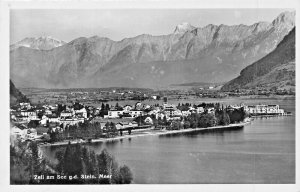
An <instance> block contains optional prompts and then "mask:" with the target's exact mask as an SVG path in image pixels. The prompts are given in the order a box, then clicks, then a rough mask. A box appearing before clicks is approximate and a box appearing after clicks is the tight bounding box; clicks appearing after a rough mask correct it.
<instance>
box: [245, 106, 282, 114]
mask: <svg viewBox="0 0 300 192" xmlns="http://www.w3.org/2000/svg"><path fill="white" fill-rule="evenodd" d="M245 110H246V111H247V112H248V113H249V114H252V115H263V114H278V115H283V114H284V110H283V109H280V108H279V105H249V106H246V107H245Z"/></svg>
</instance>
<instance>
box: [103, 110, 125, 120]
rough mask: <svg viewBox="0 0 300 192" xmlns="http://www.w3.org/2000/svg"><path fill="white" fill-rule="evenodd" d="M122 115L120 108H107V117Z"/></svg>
mask: <svg viewBox="0 0 300 192" xmlns="http://www.w3.org/2000/svg"><path fill="white" fill-rule="evenodd" d="M122 115H123V111H120V110H109V111H108V115H107V118H120V116H122Z"/></svg>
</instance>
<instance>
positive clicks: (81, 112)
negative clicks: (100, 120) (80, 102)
mask: <svg viewBox="0 0 300 192" xmlns="http://www.w3.org/2000/svg"><path fill="white" fill-rule="evenodd" d="M75 115H79V116H82V117H83V118H87V111H86V109H85V108H84V107H83V108H82V109H79V110H75Z"/></svg>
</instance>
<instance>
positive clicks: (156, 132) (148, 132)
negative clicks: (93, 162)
mask: <svg viewBox="0 0 300 192" xmlns="http://www.w3.org/2000/svg"><path fill="white" fill-rule="evenodd" d="M249 123H250V122H244V123H236V124H229V125H223V126H215V127H207V128H188V129H180V130H164V131H162V130H153V129H151V130H150V129H147V130H142V131H135V132H136V133H137V134H133V135H124V136H117V137H113V138H98V139H92V141H90V142H88V141H86V140H82V141H80V142H79V140H72V141H71V140H70V143H71V144H77V143H81V144H86V143H87V144H90V143H99V142H102V143H105V142H109V141H115V140H122V139H131V138H134V137H143V136H156V135H158V136H159V135H169V134H179V133H188V132H195V131H205V130H218V129H231V128H243V127H244V126H245V125H247V124H249ZM68 143H69V141H62V142H57V143H47V144H39V147H51V146H64V145H68Z"/></svg>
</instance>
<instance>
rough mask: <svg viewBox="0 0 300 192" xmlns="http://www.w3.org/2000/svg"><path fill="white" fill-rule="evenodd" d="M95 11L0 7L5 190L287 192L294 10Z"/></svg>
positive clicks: (291, 167) (292, 142)
mask: <svg viewBox="0 0 300 192" xmlns="http://www.w3.org/2000/svg"><path fill="white" fill-rule="evenodd" d="M99 7H100V8H99ZM99 7H95V8H92V7H89V8H87V9H86V8H78V7H77V8H76V9H75V8H74V9H72V8H66V7H62V8H55V7H54V8H53V7H50V8H49V7H42V8H39V7H38V8H36V7H35V8H28V7H26V8H22V7H21V8H20V7H18V8H13V7H10V9H9V14H8V17H9V22H8V23H9V28H8V33H9V39H8V40H7V41H8V42H9V46H8V47H7V50H8V51H9V53H8V59H7V61H9V63H7V64H5V63H4V65H7V68H8V77H9V78H8V79H7V80H5V82H7V83H6V84H9V87H8V90H9V101H7V102H8V103H9V104H8V105H9V109H5V110H6V111H4V113H8V111H7V110H9V120H7V119H6V121H8V125H9V127H3V128H5V129H7V130H9V131H8V134H9V175H8V177H9V179H8V180H9V185H75V184H76V185H93V186H95V185H99V187H100V185H104V184H111V185H119V184H126V186H127V185H130V186H131V185H135V184H208V185H214V184H294V185H295V184H296V95H297V94H296V92H297V91H296V67H295V66H296V51H295V50H296V23H297V22H296V15H297V14H298V12H297V9H296V8H289V6H286V8H285V7H284V6H282V7H277V8H272V7H257V8H253V7H249V8H247V7H246V8H245V7H241V8H236V7H232V8H228V7H226V8H225V7H224V8H222V7H218V8H203V7H197V6H195V7H190V8H172V7H170V8H168V7H163V8H155V7H143V8H136V7H132V8H131V7H126V8H122V7H118V8H109V7H101V5H100V6H99ZM298 190H299V189H298ZM253 191H254V190H253Z"/></svg>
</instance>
